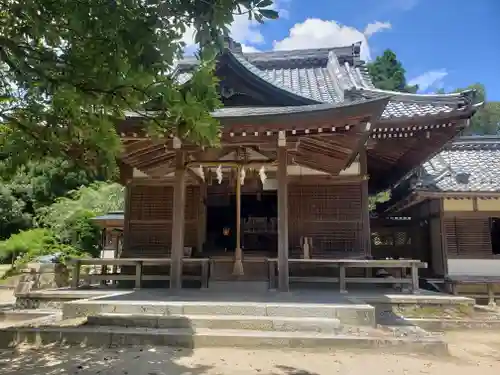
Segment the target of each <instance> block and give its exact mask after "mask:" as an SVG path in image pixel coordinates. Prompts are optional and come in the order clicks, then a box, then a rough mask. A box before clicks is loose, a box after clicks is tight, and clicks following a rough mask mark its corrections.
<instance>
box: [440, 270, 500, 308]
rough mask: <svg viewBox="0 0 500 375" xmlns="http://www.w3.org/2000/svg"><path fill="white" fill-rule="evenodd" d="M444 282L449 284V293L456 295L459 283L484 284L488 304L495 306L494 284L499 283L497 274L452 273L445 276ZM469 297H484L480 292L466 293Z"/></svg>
mask: <svg viewBox="0 0 500 375" xmlns="http://www.w3.org/2000/svg"><path fill="white" fill-rule="evenodd" d="M445 282H446V284H447V285H449V286H450V289H451V293H452V294H453V295H458V290H457V287H458V286H459V285H466V284H469V285H486V290H487V295H488V305H489V306H492V307H494V306H496V301H495V285H497V284H500V277H499V276H468V275H454V276H447V277H446V278H445ZM467 296H468V297H471V298H484V295H482V294H467Z"/></svg>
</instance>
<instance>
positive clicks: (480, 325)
mask: <svg viewBox="0 0 500 375" xmlns="http://www.w3.org/2000/svg"><path fill="white" fill-rule="evenodd" d="M405 320H406V321H407V322H409V323H412V324H415V325H416V326H419V327H421V328H423V329H425V330H428V331H440V332H444V331H457V330H466V329H488V330H492V329H493V330H500V320H488V319H432V318H405Z"/></svg>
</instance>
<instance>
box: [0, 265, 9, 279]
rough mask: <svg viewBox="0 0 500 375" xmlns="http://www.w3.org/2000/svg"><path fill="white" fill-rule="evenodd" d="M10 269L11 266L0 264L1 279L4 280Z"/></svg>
mask: <svg viewBox="0 0 500 375" xmlns="http://www.w3.org/2000/svg"><path fill="white" fill-rule="evenodd" d="M10 268H11V266H10V264H0V278H2V277H3V276H4V275H5V273H6V272H7V271H8V270H10Z"/></svg>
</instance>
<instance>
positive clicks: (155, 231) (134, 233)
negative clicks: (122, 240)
mask: <svg viewBox="0 0 500 375" xmlns="http://www.w3.org/2000/svg"><path fill="white" fill-rule="evenodd" d="M129 225H130V226H129V233H128V235H129V238H128V241H129V242H128V243H129V247H128V249H126V251H124V253H123V255H122V256H124V257H127V258H136V257H137V258H142V257H150V258H154V257H158V258H161V257H169V256H170V247H171V242H172V240H171V238H172V224H171V223H170V222H165V223H148V222H142V223H141V222H133V223H130V224H129Z"/></svg>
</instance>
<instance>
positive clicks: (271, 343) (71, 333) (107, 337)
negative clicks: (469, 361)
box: [0, 327, 448, 355]
mask: <svg viewBox="0 0 500 375" xmlns="http://www.w3.org/2000/svg"><path fill="white" fill-rule="evenodd" d="M22 343H29V344H34V345H45V344H49V343H63V344H68V345H79V346H91V347H110V346H130V345H157V346H178V347H187V348H195V347H238V348H248V349H250V348H251V349H256V348H260V349H265V348H279V349H285V348H294V349H296V348H305V349H314V350H327V351H330V350H332V348H341V349H349V348H358V349H386V350H390V351H391V352H403V353H427V354H435V355H445V354H448V347H447V344H446V343H445V342H444V341H442V340H441V339H439V338H435V337H428V338H419V339H410V338H389V337H388V338H383V337H382V338H381V337H359V336H349V335H328V334H320V333H304V332H260V331H248V330H210V329H206V330H196V331H192V330H189V329H168V330H165V329H163V330H162V329H153V330H148V329H146V328H141V329H131V328H114V329H112V328H110V327H98V328H97V327H78V328H43V329H29V328H18V329H15V328H14V329H6V330H1V331H0V348H7V347H14V346H16V345H19V344H22Z"/></svg>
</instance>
